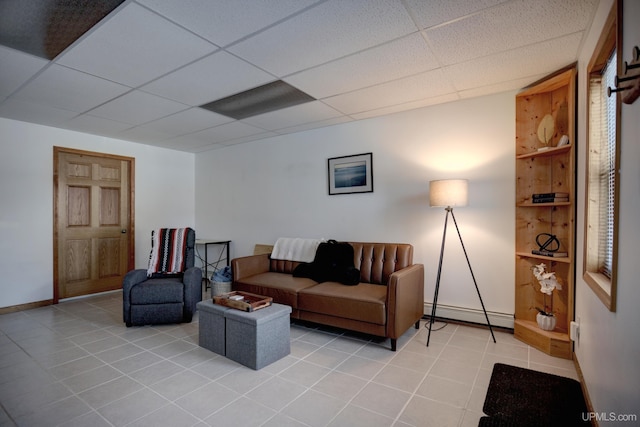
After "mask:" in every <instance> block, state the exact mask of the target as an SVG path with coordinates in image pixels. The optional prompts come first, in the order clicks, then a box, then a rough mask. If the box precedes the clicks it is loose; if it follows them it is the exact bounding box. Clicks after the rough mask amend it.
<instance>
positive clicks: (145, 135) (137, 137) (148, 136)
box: [117, 126, 173, 143]
mask: <svg viewBox="0 0 640 427" xmlns="http://www.w3.org/2000/svg"><path fill="white" fill-rule="evenodd" d="M171 137H173V135H171V134H167V133H165V132H161V131H159V130H155V129H149V128H145V127H142V126H136V127H133V128H130V129H127V130H124V131H122V132H120V133H119V134H118V135H117V138H118V139H126V140H128V141H135V142H143V143H144V142H159V141H163V140H165V139H169V138H171Z"/></svg>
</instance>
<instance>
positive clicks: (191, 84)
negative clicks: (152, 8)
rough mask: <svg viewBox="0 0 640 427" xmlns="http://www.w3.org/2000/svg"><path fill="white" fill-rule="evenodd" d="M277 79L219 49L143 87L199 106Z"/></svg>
mask: <svg viewBox="0 0 640 427" xmlns="http://www.w3.org/2000/svg"><path fill="white" fill-rule="evenodd" d="M273 80H276V78H275V77H274V76H272V75H271V74H269V73H266V72H264V71H262V70H260V69H259V68H256V67H254V66H253V65H251V64H249V63H247V62H245V61H243V60H241V59H238V58H236V57H235V56H233V55H231V54H229V53H227V52H224V51H218V52H216V53H214V54H212V55H210V56H207V57H206V58H203V59H201V60H199V61H197V62H194V63H193V64H191V65H188V66H186V67H184V68H181V69H179V70H178V71H174V72H173V73H171V74H168V75H166V76H164V77H161V78H159V79H157V80H155V81H154V82H152V83H149V84H148V85H145V86H143V87H142V88H141V89H142V90H144V91H147V92H150V93H154V94H156V95H160V96H164V97H165V98H169V99H173V100H175V101H179V102H182V103H184V104H188V105H192V106H196V105H201V104H204V103H206V102H210V101H214V100H216V99H220V98H224V97H225V96H228V95H233V94H236V93H238V92H242V91H244V90H245V89H247V88H253V87H256V86H260V85H262V84H264V83H268V82H270V81H273Z"/></svg>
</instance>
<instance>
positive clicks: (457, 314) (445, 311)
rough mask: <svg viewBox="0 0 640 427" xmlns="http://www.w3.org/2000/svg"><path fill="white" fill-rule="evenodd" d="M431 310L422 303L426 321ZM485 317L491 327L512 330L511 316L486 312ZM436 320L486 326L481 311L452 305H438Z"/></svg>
mask: <svg viewBox="0 0 640 427" xmlns="http://www.w3.org/2000/svg"><path fill="white" fill-rule="evenodd" d="M431 308H432V304H431V303H424V314H425V316H426V318H427V319H428V318H429V316H431ZM487 316H488V317H489V321H490V322H491V326H497V327H501V328H507V329H513V314H509V313H498V312H495V311H487ZM438 318H441V319H451V320H455V321H458V322H464V323H474V324H479V325H486V324H487V319H486V318H485V317H484V312H483V311H482V309H474V308H467V307H457V306H453V305H444V304H438V307H437V308H436V319H438Z"/></svg>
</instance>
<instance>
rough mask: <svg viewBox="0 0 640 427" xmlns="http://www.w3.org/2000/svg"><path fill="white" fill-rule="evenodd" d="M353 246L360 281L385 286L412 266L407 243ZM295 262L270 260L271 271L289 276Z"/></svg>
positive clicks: (409, 246)
mask: <svg viewBox="0 0 640 427" xmlns="http://www.w3.org/2000/svg"><path fill="white" fill-rule="evenodd" d="M349 243H350V244H351V246H353V258H354V259H353V261H354V264H355V267H356V268H357V269H358V270H360V281H361V282H365V283H374V284H378V285H386V284H387V282H388V281H389V276H390V275H391V273H393V272H394V271H397V270H400V269H403V268H405V267H408V266H410V265H411V264H413V246H411V245H410V244H407V243H362V242H349ZM298 264H300V263H299V262H295V261H283V260H276V259H272V260H270V269H271V271H276V272H278V273H289V274H291V273H292V272H293V270H294V269H295V268H296V266H297V265H298Z"/></svg>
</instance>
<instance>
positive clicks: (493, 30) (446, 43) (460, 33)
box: [426, 0, 598, 65]
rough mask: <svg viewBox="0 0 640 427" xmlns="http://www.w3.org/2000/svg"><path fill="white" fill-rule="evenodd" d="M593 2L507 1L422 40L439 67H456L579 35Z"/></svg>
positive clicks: (576, 0) (429, 31) (428, 34)
mask: <svg viewBox="0 0 640 427" xmlns="http://www.w3.org/2000/svg"><path fill="white" fill-rule="evenodd" d="M597 1H598V0H563V1H561V2H558V1H556V0H538V1H529V0H517V1H511V2H508V3H504V4H501V5H500V6H497V7H494V8H491V9H486V10H484V11H482V12H480V13H478V14H475V15H472V16H469V17H467V18H465V19H461V20H459V21H456V22H453V23H451V24H449V25H444V26H440V27H437V28H434V29H431V30H427V31H426V36H427V38H428V39H429V41H430V42H431V45H432V46H434V50H435V53H436V55H437V57H438V58H439V59H440V61H441V62H442V64H443V65H450V64H456V63H459V62H464V61H468V60H470V59H473V58H480V57H483V56H487V55H491V54H494V53H496V52H500V51H504V50H510V49H515V48H518V47H523V46H527V45H529V44H533V43H536V42H540V41H543V40H547V39H552V38H555V37H561V36H564V35H567V34H571V33H575V32H577V31H581V30H583V29H584V28H585V26H586V24H587V23H588V22H589V20H590V19H591V18H592V16H591V15H592V13H593V8H594V3H597ZM472 34H477V35H481V37H470V35H472Z"/></svg>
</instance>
